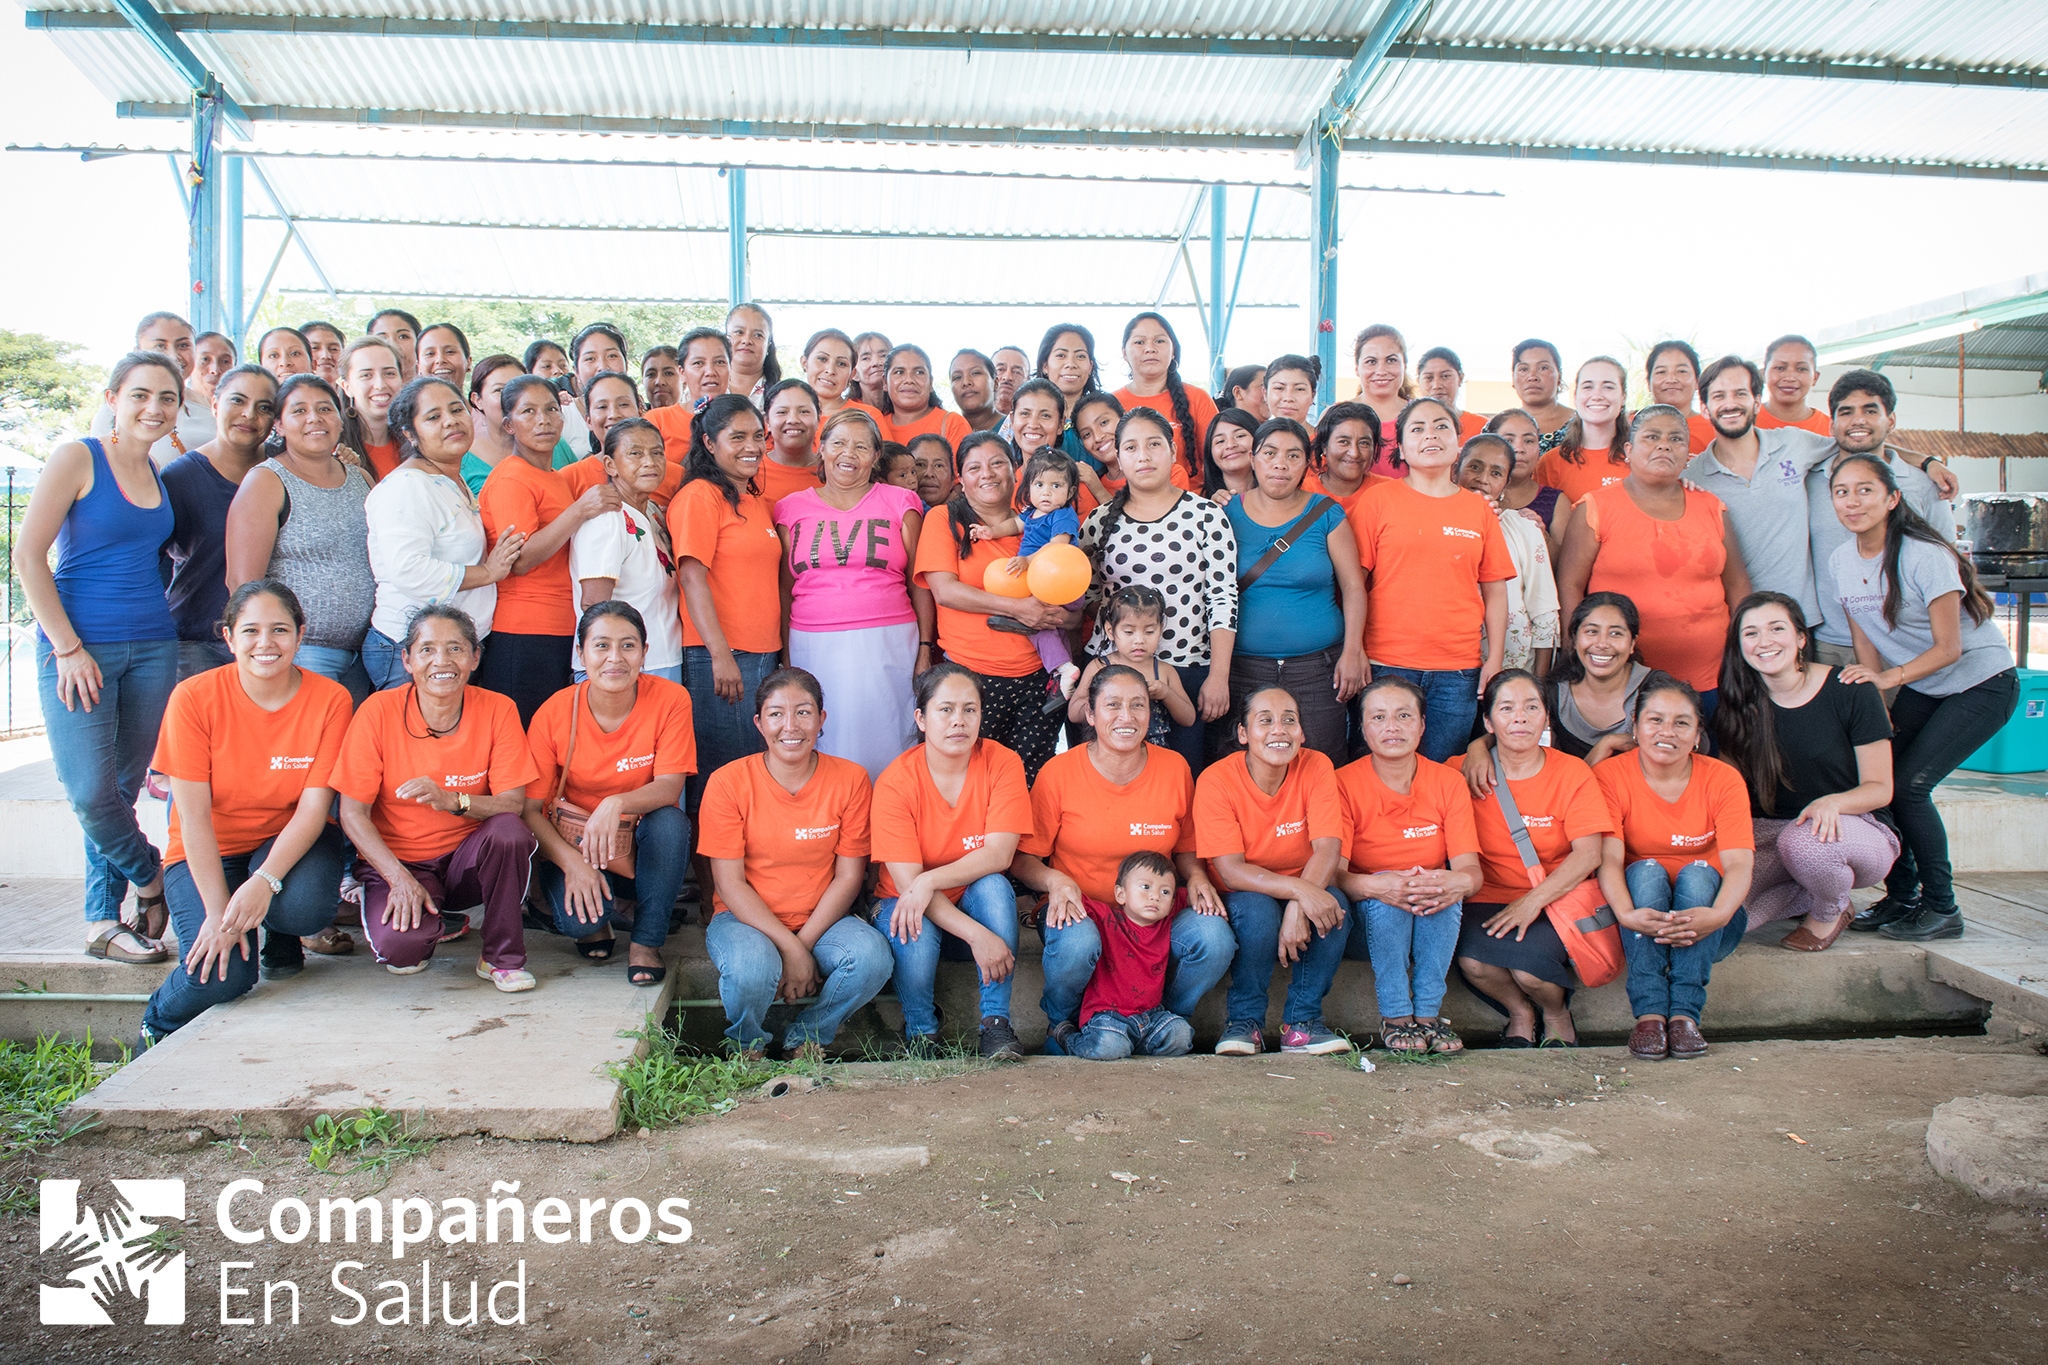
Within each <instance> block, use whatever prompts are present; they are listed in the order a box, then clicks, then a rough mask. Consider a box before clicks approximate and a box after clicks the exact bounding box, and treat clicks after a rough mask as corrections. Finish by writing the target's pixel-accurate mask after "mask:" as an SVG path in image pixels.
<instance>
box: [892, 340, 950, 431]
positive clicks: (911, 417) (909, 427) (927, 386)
mask: <svg viewBox="0 0 2048 1365" xmlns="http://www.w3.org/2000/svg"><path fill="white" fill-rule="evenodd" d="M881 409H882V436H883V437H884V438H885V439H887V440H891V441H894V442H896V443H897V444H899V445H908V444H910V440H911V438H912V437H914V436H922V435H924V434H925V433H926V432H928V431H935V432H937V433H938V434H939V435H941V436H943V437H945V438H946V444H948V445H950V446H952V447H953V448H954V449H955V450H958V449H959V448H960V443H961V442H962V441H964V440H966V439H967V436H968V433H969V432H971V431H972V430H973V428H971V427H969V426H968V425H967V419H966V418H965V417H962V416H961V415H960V414H959V413H957V412H948V411H946V409H944V408H942V407H940V406H939V399H938V395H937V394H936V393H934V392H933V391H932V358H931V357H930V356H928V355H926V354H925V353H924V348H923V347H922V346H912V345H910V344H908V343H907V342H906V343H905V344H904V345H901V346H897V347H895V348H894V349H892V350H891V351H890V352H889V359H888V362H887V363H886V365H885V366H884V371H883V379H882V395H881Z"/></svg>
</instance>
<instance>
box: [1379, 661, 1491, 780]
mask: <svg viewBox="0 0 2048 1365" xmlns="http://www.w3.org/2000/svg"><path fill="white" fill-rule="evenodd" d="M1372 675H1373V676H1374V677H1375V678H1406V679H1407V680H1408V681H1409V682H1412V683H1414V684H1415V685H1416V686H1417V687H1419V688H1421V689H1422V708H1423V710H1422V717H1423V719H1422V745H1421V748H1420V750H1419V752H1420V753H1421V754H1422V756H1423V757H1424V758H1426V759H1428V760H1429V761H1430V762H1432V763H1442V762H1444V761H1445V760H1447V759H1448V758H1450V756H1451V755H1452V754H1462V753H1464V752H1465V746H1466V745H1468V744H1470V743H1471V742H1472V722H1473V721H1474V720H1476V719H1478V717H1479V670H1478V669H1477V668H1476V667H1475V668H1439V669H1428V668H1397V667H1395V666H1394V665H1392V664H1374V665H1373V666H1372Z"/></svg>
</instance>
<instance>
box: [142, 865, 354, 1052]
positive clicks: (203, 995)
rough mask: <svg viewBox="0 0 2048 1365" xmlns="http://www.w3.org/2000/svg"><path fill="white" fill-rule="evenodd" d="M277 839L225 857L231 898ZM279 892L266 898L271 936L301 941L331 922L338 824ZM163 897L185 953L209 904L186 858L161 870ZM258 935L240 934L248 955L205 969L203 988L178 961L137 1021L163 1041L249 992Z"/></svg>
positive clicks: (294, 869) (254, 972)
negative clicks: (223, 971)
mask: <svg viewBox="0 0 2048 1365" xmlns="http://www.w3.org/2000/svg"><path fill="white" fill-rule="evenodd" d="M276 842H277V840H276V839H274V838H273V839H265V840H264V841H263V842H262V843H260V844H258V845H257V846H256V847H255V848H254V849H253V850H251V851H250V852H248V853H236V854H231V855H227V856H224V857H223V858H222V859H221V860H220V870H221V872H222V874H223V875H224V876H225V877H226V878H227V884H228V894H229V895H230V896H232V895H234V893H235V892H236V891H237V890H238V889H240V887H241V885H242V883H244V882H246V881H248V880H249V876H250V869H251V868H256V867H261V866H263V860H264V859H265V858H268V857H269V856H270V849H271V846H272V845H274V844H275V843H276ZM283 880H284V890H283V891H282V892H280V893H278V894H277V895H275V896H273V897H271V900H270V912H269V913H268V914H266V915H265V916H264V917H263V927H264V928H265V929H267V930H268V931H269V932H271V933H272V934H279V935H284V936H286V937H289V938H306V937H308V936H310V935H313V934H317V933H319V932H320V931H321V930H322V929H325V928H326V927H327V926H328V925H330V924H332V923H334V905H335V899H336V898H335V888H336V887H337V886H339V885H340V883H341V827H340V826H339V825H329V826H327V828H326V829H324V830H322V831H321V832H320V837H319V838H318V839H315V840H314V841H313V846H312V847H311V848H309V849H307V850H306V852H305V855H304V856H303V857H301V858H300V859H299V860H298V861H297V862H296V863H293V864H292V870H291V871H289V872H287V873H285V874H284V879H283ZM164 899H165V900H166V901H168V902H169V903H170V912H171V923H172V924H173V925H174V926H176V928H177V931H178V947H179V948H180V949H181V950H183V951H187V952H189V951H190V950H191V947H192V944H193V943H194V942H195V941H197V939H198V937H199V930H200V928H201V927H202V926H203V925H204V924H205V923H206V902H205V901H204V900H203V899H201V897H200V895H199V887H198V885H197V884H196V883H195V882H194V881H193V880H192V869H191V866H190V865H189V864H187V863H185V862H183V861H179V862H175V863H172V864H171V865H170V866H169V867H167V868H165V869H164ZM256 937H257V936H256V931H255V930H253V929H251V930H250V931H249V932H248V933H246V934H244V935H243V936H242V943H243V945H244V947H245V949H246V951H247V953H248V956H246V957H245V956H243V954H242V953H241V952H232V953H229V954H228V959H227V973H226V975H225V976H223V975H222V974H221V973H220V972H219V971H217V970H209V971H208V973H207V979H206V981H205V982H204V983H201V982H200V981H199V979H198V978H197V977H195V976H194V975H193V974H192V972H191V970H190V969H189V968H187V967H186V966H185V964H184V963H183V962H180V963H178V965H176V966H174V967H172V968H171V974H170V975H169V976H167V977H165V978H164V979H163V984H162V985H160V986H158V987H157V988H156V994H154V995H152V996H150V998H149V1005H148V1007H147V1008H145V1009H144V1010H143V1012H142V1023H143V1026H144V1027H145V1028H147V1029H148V1030H149V1031H150V1032H151V1033H153V1034H155V1035H156V1036H157V1037H159V1038H161V1037H163V1036H164V1035H165V1034H167V1033H171V1032H173V1031H175V1030H177V1029H179V1028H182V1027H184V1026H185V1025H186V1024H189V1023H191V1022H192V1021H193V1020H194V1019H196V1018H197V1017H198V1016H199V1015H200V1014H202V1013H203V1012H204V1011H205V1010H206V1009H207V1007H208V1006H211V1005H224V1004H226V1003H227V1002H228V1001H230V1000H234V999H237V998H239V997H241V996H244V995H247V994H248V993H249V990H250V988H251V987H253V986H254V985H255V984H256V976H257V957H256V949H257V942H256Z"/></svg>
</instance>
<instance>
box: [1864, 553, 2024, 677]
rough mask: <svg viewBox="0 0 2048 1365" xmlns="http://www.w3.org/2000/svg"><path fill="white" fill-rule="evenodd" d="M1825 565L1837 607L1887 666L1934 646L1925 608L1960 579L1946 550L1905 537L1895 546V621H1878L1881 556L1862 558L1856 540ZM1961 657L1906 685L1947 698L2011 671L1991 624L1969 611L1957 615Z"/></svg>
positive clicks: (1881, 613) (1960, 584)
mask: <svg viewBox="0 0 2048 1365" xmlns="http://www.w3.org/2000/svg"><path fill="white" fill-rule="evenodd" d="M1831 567H1832V568H1833V569H1834V572H1835V583H1836V585H1837V588H1836V592H1837V595H1838V598H1839V600H1840V601H1841V603H1842V607H1843V609H1844V610H1845V611H1846V612H1847V613H1848V615H1849V618H1850V619H1851V620H1853V621H1854V622H1855V623H1856V628H1857V629H1858V630H1861V631H1862V632H1863V636H1864V638H1865V639H1867V640H1869V641H1870V643H1871V644H1872V645H1874V646H1876V648H1877V653H1878V656H1879V657H1880V658H1882V659H1883V660H1884V662H1885V667H1887V668H1897V667H1898V666H1899V665H1901V664H1903V663H1906V662H1907V661H1909V660H1911V659H1913V658H1916V657H1917V656H1919V655H1921V654H1925V653H1926V652H1927V651H1928V650H1930V649H1932V648H1934V630H1933V628H1932V625H1931V623H1930V622H1929V620H1928V616H1927V604H1928V603H1929V602H1932V601H1933V600H1934V599H1935V598H1937V597H1940V596H1941V595H1942V594H1944V593H1951V592H1956V593H1959V592H1961V591H1962V590H1963V576H1962V573H1961V572H1960V571H1959V570H1958V568H1957V567H1956V557H1955V554H1954V553H1953V552H1952V551H1949V550H1943V549H1938V548H1936V547H1935V546H1932V545H1929V544H1928V543H1927V542H1926V541H1924V540H1913V539H1911V538H1908V539H1906V540H1904V541H1902V542H1901V543H1900V545H1899V588H1900V591H1899V623H1898V624H1897V625H1896V626H1887V625H1886V624H1885V623H1884V598H1885V573H1884V557H1883V556H1882V555H1879V556H1878V557H1877V558H1876V559H1865V558H1863V556H1862V555H1860V554H1858V553H1857V551H1856V542H1855V541H1854V540H1851V541H1849V542H1848V543H1847V544H1845V545H1841V546H1838V547H1836V549H1835V553H1834V555H1833V557H1832V561H1831ZM1962 618H1963V622H1962V623H1963V653H1962V657H1961V658H1959V659H1957V660H1956V661H1955V662H1954V663H1952V664H1950V665H1949V666H1948V667H1947V668H1944V669H1941V670H1940V671H1939V672H1935V673H1930V674H1928V675H1927V676H1926V677H1924V678H1921V679H1919V680H1918V681H1917V682H1913V683H1910V684H1908V685H1909V686H1910V687H1911V688H1912V689H1913V690H1914V691H1915V692H1918V693H1921V694H1922V695H1924V696H1929V697H1952V696H1954V695H1955V694H1956V693H1958V692H1967V691H1969V690H1970V689H1971V688H1973V687H1975V686H1976V685H1977V684H1978V683H1980V682H1983V681H1984V680H1985V679H1986V678H1993V677H1996V676H1997V675H1999V674H2000V673H2003V672H2005V670H2006V669H2008V668H2011V667H2012V651H2011V650H2009V649H2007V648H2006V646H2005V636H2004V635H2003V634H2002V633H2001V632H2000V631H1999V629H1998V627H1997V625H1996V624H1994V623H1993V622H1991V621H1988V620H1987V621H1985V622H1983V623H1982V624H1977V623H1975V622H1973V621H1971V620H1970V613H1969V612H1967V611H1966V612H1964V613H1962Z"/></svg>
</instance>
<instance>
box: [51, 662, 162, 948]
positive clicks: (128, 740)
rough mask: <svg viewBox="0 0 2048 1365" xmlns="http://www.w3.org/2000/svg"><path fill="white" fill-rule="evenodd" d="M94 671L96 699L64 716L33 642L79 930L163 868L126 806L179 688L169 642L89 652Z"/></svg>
mask: <svg viewBox="0 0 2048 1365" xmlns="http://www.w3.org/2000/svg"><path fill="white" fill-rule="evenodd" d="M85 648H86V652H87V653H89V654H91V655H92V657H93V662H95V663H97V664H98V665H99V668H100V699H99V702H98V704H97V705H95V706H94V707H93V708H92V710H90V711H88V710H86V709H85V703H84V702H83V701H82V700H79V699H78V698H77V697H76V696H74V697H73V699H72V704H73V705H74V706H76V707H77V708H78V709H77V710H75V711H67V710H65V709H64V703H63V702H61V701H59V700H57V660H56V655H55V653H54V652H53V651H52V650H51V648H50V643H49V641H47V640H45V639H43V638H42V635H41V633H40V632H38V633H37V636H36V680H37V690H38V691H39V692H40V693H41V696H42V703H43V726H44V728H45V729H46V730H47V731H48V732H49V739H50V758H51V760H52V762H53V763H54V764H55V766H56V769H57V780H58V781H59V782H61V783H63V784H64V796H65V799H66V800H68V801H69V802H70V803H71V813H72V815H74V816H75V817H76V818H77V820H78V826H79V828H80V829H81V830H83V831H84V832H85V922H86V923H87V924H97V923H99V922H100V921H102V920H110V919H119V918H120V917H121V902H122V900H124V899H125V898H126V897H127V895H128V887H129V885H130V884H131V883H132V884H133V885H136V886H145V885H147V884H148V883H150V882H152V881H154V880H156V875H157V873H158V872H159V871H161V870H162V860H161V858H160V857H159V856H158V854H157V851H156V846H155V845H154V844H152V843H150V842H149V840H148V839H146V838H144V837H143V834H142V826H141V825H139V824H137V823H136V822H135V798H136V796H137V795H138V794H139V793H140V792H141V791H142V779H143V777H144V776H145V775H146V774H147V773H148V771H149V756H150V755H151V754H152V753H154V752H155V751H156V732H157V729H158V727H159V726H161V725H162V724H163V719H164V707H165V705H166V704H167V703H168V702H169V701H170V699H171V689H172V688H173V687H175V686H176V685H177V681H178V642H177V641H176V640H128V641H117V642H114V643H111V644H90V645H87V646H86V647H85Z"/></svg>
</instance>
